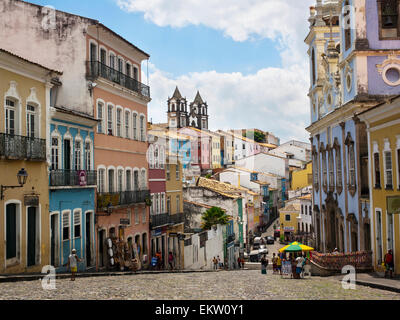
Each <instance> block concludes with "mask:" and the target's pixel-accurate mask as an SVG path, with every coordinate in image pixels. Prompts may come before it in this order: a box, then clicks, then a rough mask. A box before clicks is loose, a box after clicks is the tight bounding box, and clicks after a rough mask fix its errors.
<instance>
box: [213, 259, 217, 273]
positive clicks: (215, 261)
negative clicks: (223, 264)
mask: <svg viewBox="0 0 400 320" xmlns="http://www.w3.org/2000/svg"><path fill="white" fill-rule="evenodd" d="M212 262H213V265H214V270H215V271H217V270H218V260H217V258H216V257H214V258H213V259H212Z"/></svg>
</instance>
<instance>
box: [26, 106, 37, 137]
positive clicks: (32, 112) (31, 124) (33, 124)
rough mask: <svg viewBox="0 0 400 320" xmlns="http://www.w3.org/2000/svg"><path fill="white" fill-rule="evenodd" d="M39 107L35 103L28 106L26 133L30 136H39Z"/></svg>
mask: <svg viewBox="0 0 400 320" xmlns="http://www.w3.org/2000/svg"><path fill="white" fill-rule="evenodd" d="M38 112H39V107H38V106H37V105H35V104H33V103H28V104H27V106H26V135H27V136H28V137H30V138H35V137H39V116H38Z"/></svg>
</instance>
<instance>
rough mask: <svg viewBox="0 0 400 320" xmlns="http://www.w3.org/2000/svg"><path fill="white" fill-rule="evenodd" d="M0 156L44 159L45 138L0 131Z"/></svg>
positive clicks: (13, 158) (31, 159) (19, 158)
mask: <svg viewBox="0 0 400 320" xmlns="http://www.w3.org/2000/svg"><path fill="white" fill-rule="evenodd" d="M0 157H2V158H5V159H8V160H30V161H46V140H44V139H37V138H30V137H23V136H17V135H9V134H4V133H0Z"/></svg>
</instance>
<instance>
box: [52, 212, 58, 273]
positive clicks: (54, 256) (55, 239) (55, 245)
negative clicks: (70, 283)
mask: <svg viewBox="0 0 400 320" xmlns="http://www.w3.org/2000/svg"><path fill="white" fill-rule="evenodd" d="M59 239H60V237H59V229H58V214H53V215H51V222H50V245H51V265H52V266H54V267H58V264H59V262H58V261H59V259H58V255H59V249H58V248H59V246H58V241H59Z"/></svg>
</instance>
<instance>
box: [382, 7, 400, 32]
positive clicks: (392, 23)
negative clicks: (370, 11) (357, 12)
mask: <svg viewBox="0 0 400 320" xmlns="http://www.w3.org/2000/svg"><path fill="white" fill-rule="evenodd" d="M380 3H381V26H382V28H383V29H393V28H395V29H397V27H398V26H397V21H398V16H399V3H398V0H381V1H380Z"/></svg>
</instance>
